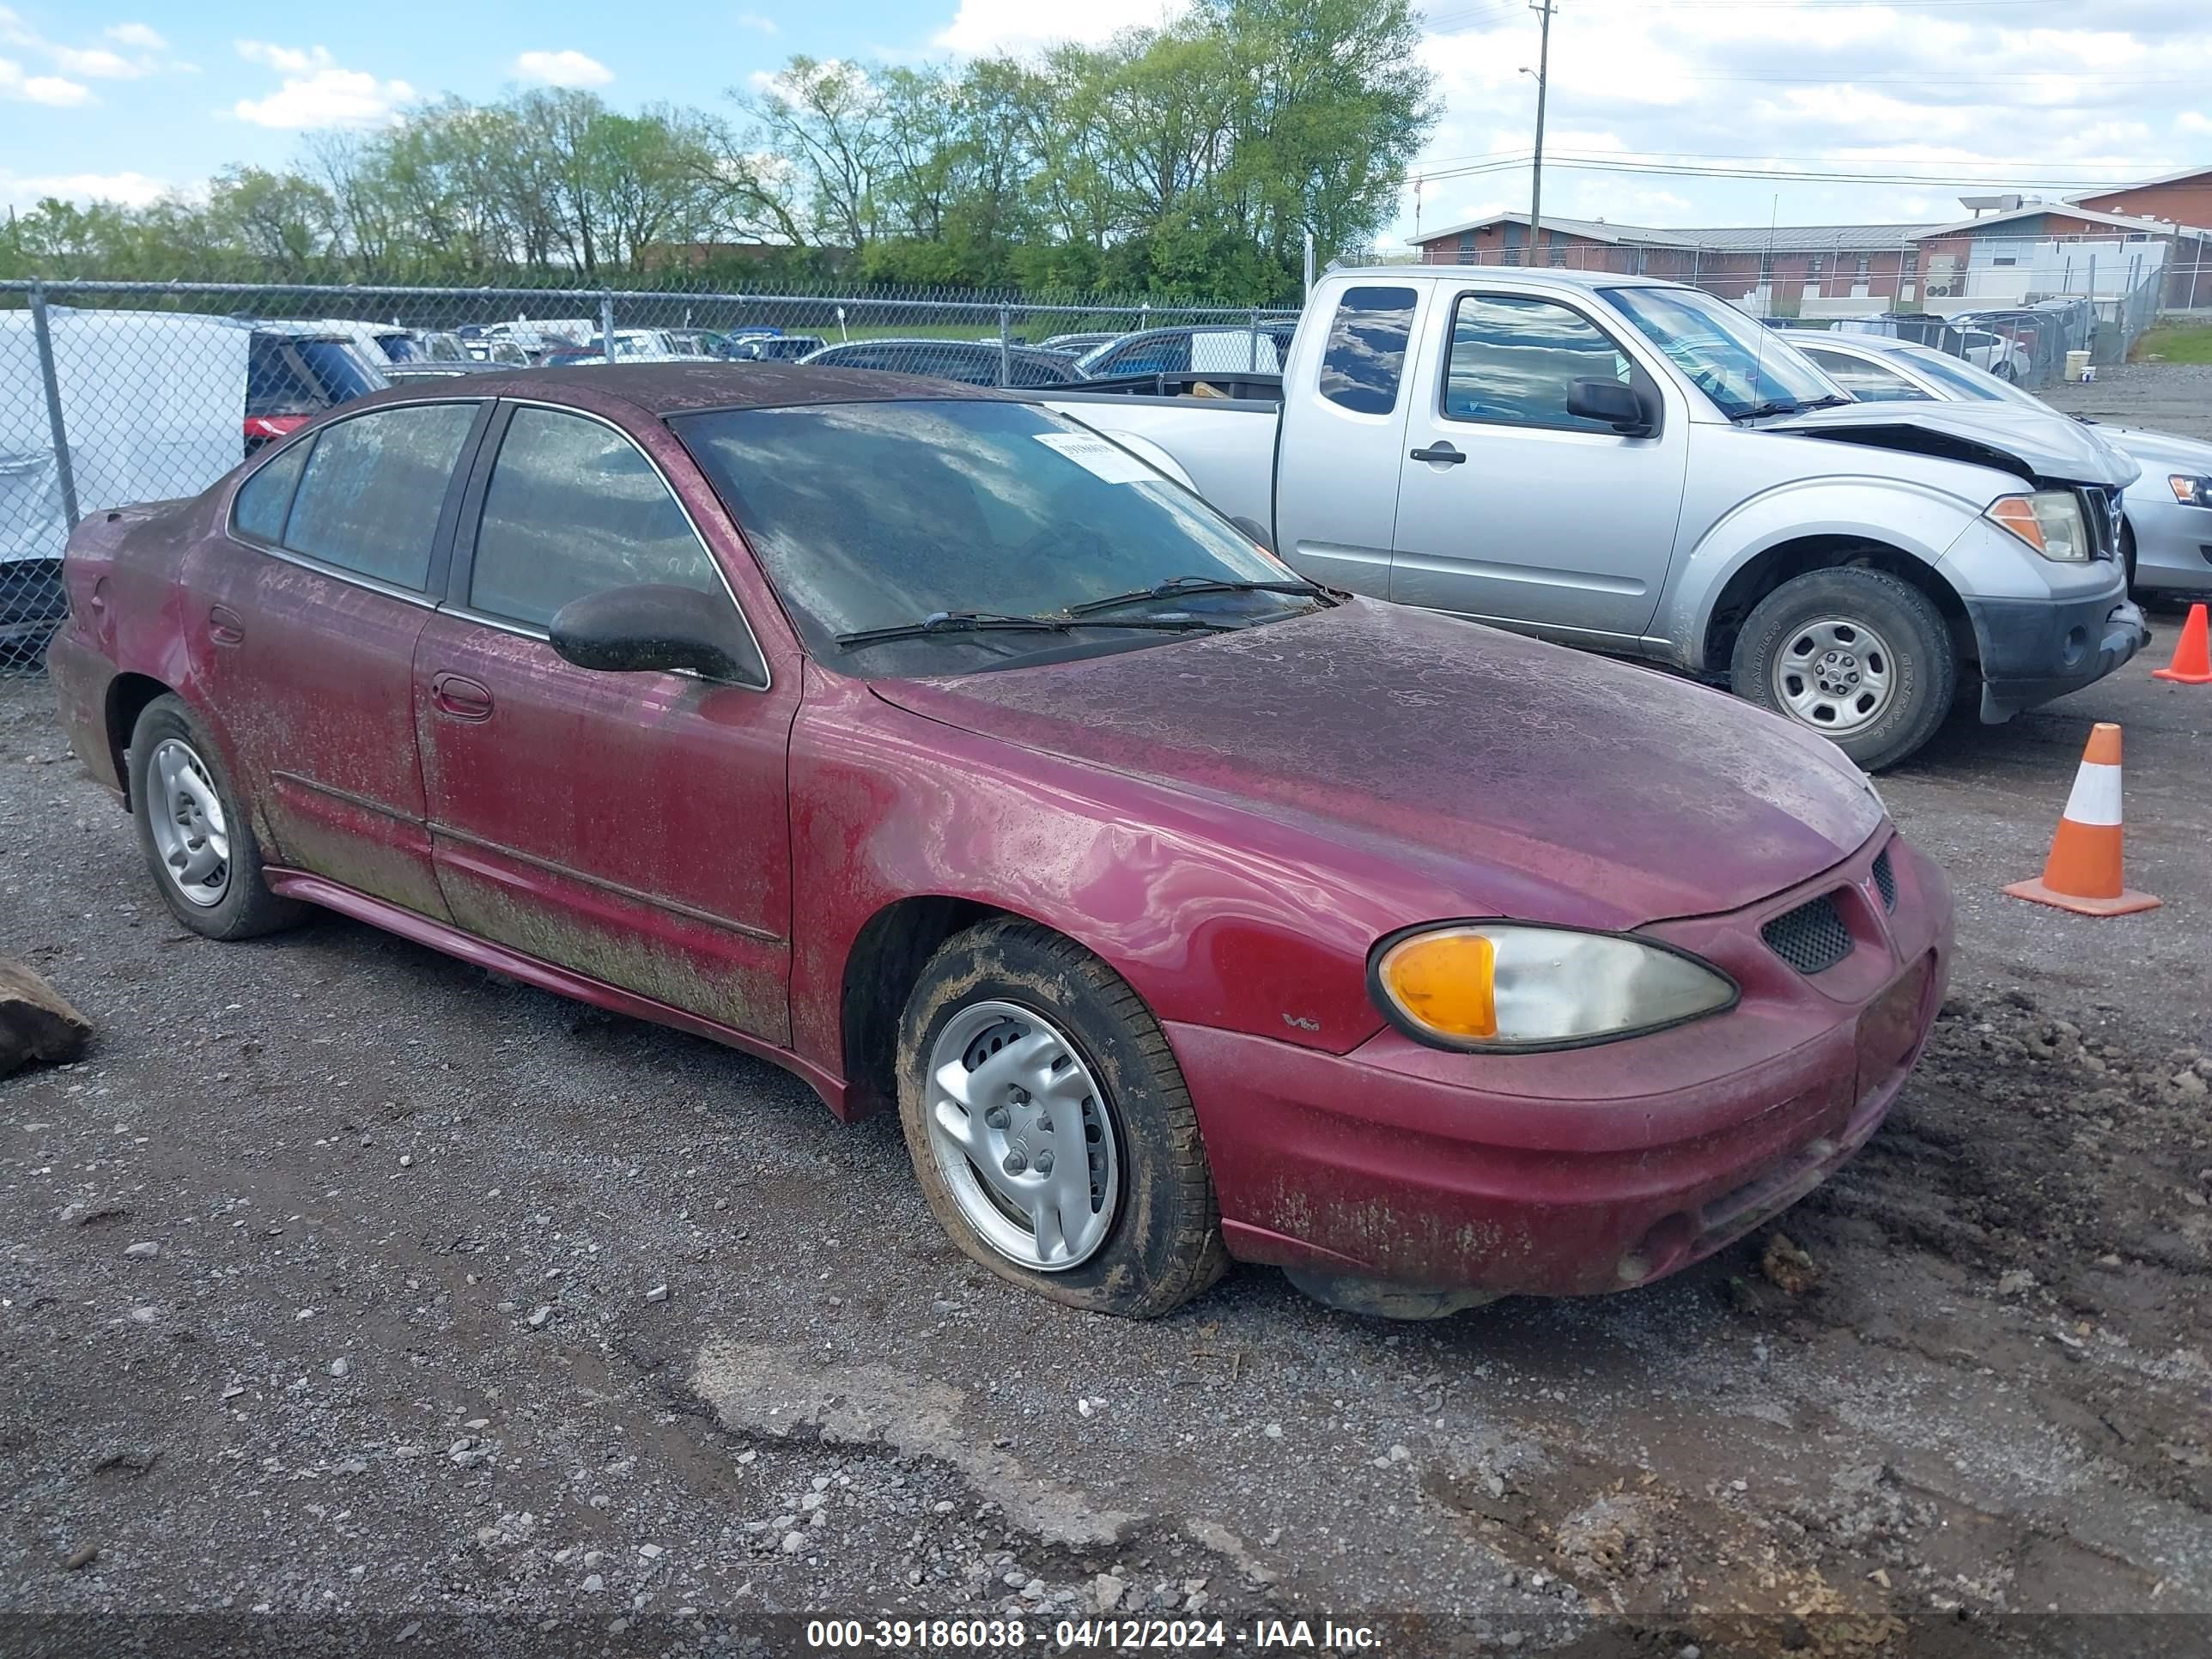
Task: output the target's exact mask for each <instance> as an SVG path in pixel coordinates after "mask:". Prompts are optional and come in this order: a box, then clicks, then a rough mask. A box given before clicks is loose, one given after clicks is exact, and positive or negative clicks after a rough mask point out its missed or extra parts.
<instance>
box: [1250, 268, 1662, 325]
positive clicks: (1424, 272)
mask: <svg viewBox="0 0 2212 1659" xmlns="http://www.w3.org/2000/svg"><path fill="white" fill-rule="evenodd" d="M1328 274H1329V275H1330V276H1357V277H1358V278H1360V279H1361V280H1362V281H1364V282H1385V281H1388V282H1399V283H1405V282H1431V283H1468V282H1478V283H1528V284H1529V285H1530V286H1532V287H1534V286H1540V285H1547V284H1557V285H1558V286H1559V287H1561V288H1689V287H1692V286H1693V284H1692V283H1678V282H1674V281H1673V280H1671V279H1670V278H1668V277H1665V276H1630V275H1629V274H1628V273H1627V272H1626V271H1619V270H1569V269H1567V268H1566V267H1565V266H1564V265H1462V264H1405V265H1358V266H1352V267H1347V268H1345V269H1340V270H1332V271H1330V272H1329V273H1328ZM1232 326H1233V325H1232ZM1262 326H1263V327H1264V326H1265V325H1264V324H1262Z"/></svg>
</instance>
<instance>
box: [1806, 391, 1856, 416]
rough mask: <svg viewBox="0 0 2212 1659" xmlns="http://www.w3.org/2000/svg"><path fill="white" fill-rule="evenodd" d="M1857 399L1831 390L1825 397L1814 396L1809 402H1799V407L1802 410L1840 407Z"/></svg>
mask: <svg viewBox="0 0 2212 1659" xmlns="http://www.w3.org/2000/svg"><path fill="white" fill-rule="evenodd" d="M1857 401H1858V399H1857V398H1846V397H1844V395H1843V394H1842V393H1841V392H1831V393H1830V394H1829V395H1828V396H1827V397H1825V398H1813V399H1812V400H1811V401H1810V402H1808V403H1802V404H1798V405H1797V407H1798V410H1800V411H1801V412H1802V411H1803V410H1808V409H1840V408H1841V407H1842V406H1843V405H1844V404H1855V403H1857Z"/></svg>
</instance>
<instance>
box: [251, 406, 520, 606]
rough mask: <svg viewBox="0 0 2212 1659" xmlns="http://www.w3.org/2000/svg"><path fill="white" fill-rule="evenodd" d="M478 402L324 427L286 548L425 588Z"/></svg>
mask: <svg viewBox="0 0 2212 1659" xmlns="http://www.w3.org/2000/svg"><path fill="white" fill-rule="evenodd" d="M476 417H477V405H476V404H410V405H407V406H405V407H403V408H398V409H380V410H375V411H374V413H371V414H368V415H362V416H356V418H355V419H352V420H349V421H341V422H338V423H337V425H336V426H331V427H325V428H324V429H323V431H322V433H321V435H319V436H318V437H317V438H316V440H315V447H314V453H313V454H311V455H310V456H309V457H308V458H307V471H306V472H305V473H304V474H303V475H302V476H301V479H300V488H299V490H298V493H297V494H296V495H295V496H294V498H293V501H292V513H291V517H290V519H289V520H288V521H287V523H286V525H285V529H284V545H285V546H287V547H289V548H290V549H291V550H293V551H294V552H295V553H304V554H306V555H307V556H309V557H310V558H315V559H320V560H321V561H322V562H324V563H325V564H330V565H336V566H337V568H339V569H341V570H350V571H353V572H355V573H356V574H360V575H363V576H370V577H374V579H375V580H379V581H384V582H390V583H392V584H393V585H394V586H399V587H411V588H418V589H419V588H421V587H422V586H424V585H425V584H426V583H427V582H428V580H429V576H430V544H431V543H432V541H433V540H434V539H435V538H436V535H437V531H438V514H439V513H440V512H441V510H442V509H443V507H444V506H445V501H446V487H447V484H448V483H450V482H451V481H452V479H453V467H454V465H455V464H456V463H457V462H458V461H459V459H460V456H461V446H462V444H463V443H464V442H465V441H467V438H468V435H469V428H470V427H471V425H472V424H473V423H474V422H475V421H476Z"/></svg>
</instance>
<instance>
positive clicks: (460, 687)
mask: <svg viewBox="0 0 2212 1659" xmlns="http://www.w3.org/2000/svg"><path fill="white" fill-rule="evenodd" d="M430 701H431V702H432V703H434V704H435V705H436V708H437V710H438V712H439V713H440V714H444V715H447V716H448V717H450V718H452V719H453V720H489V719H490V718H491V690H490V688H489V686H483V685H479V684H477V682H476V681H474V680H472V679H470V678H467V677H466V676H465V675H461V674H441V675H439V676H438V677H437V678H435V679H434V680H432V681H431V682H430Z"/></svg>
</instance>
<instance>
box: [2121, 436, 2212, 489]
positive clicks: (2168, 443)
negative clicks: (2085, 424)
mask: <svg viewBox="0 0 2212 1659" xmlns="http://www.w3.org/2000/svg"><path fill="white" fill-rule="evenodd" d="M2092 430H2093V431H2094V432H2095V433H2096V434H2097V435H2099V436H2100V437H2101V438H2103V439H2104V440H2105V441H2106V443H2109V444H2111V445H2112V446H2113V447H2115V448H2117V449H2124V450H2125V451H2126V452H2127V453H2129V454H2130V455H2132V456H2134V457H2135V459H2136V460H2137V461H2138V462H2139V463H2141V464H2142V469H2143V471H2146V472H2148V471H2171V470H2173V469H2176V468H2179V469H2181V470H2183V471H2189V472H2192V473H2195V474H2197V476H2199V477H2212V443H2206V442H2205V441H2203V439H2201V438H2185V437H2182V436H2181V435H2179V433H2173V432H2146V431H2145V430H2143V428H2141V427H2136V426H2106V425H2105V424H2104V423H2103V422H2098V423H2097V425H2096V426H2095V427H2093V428H2092ZM2159 487H2160V489H2164V488H2165V485H2164V483H2162V482H2161V483H2160V486H2159Z"/></svg>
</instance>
